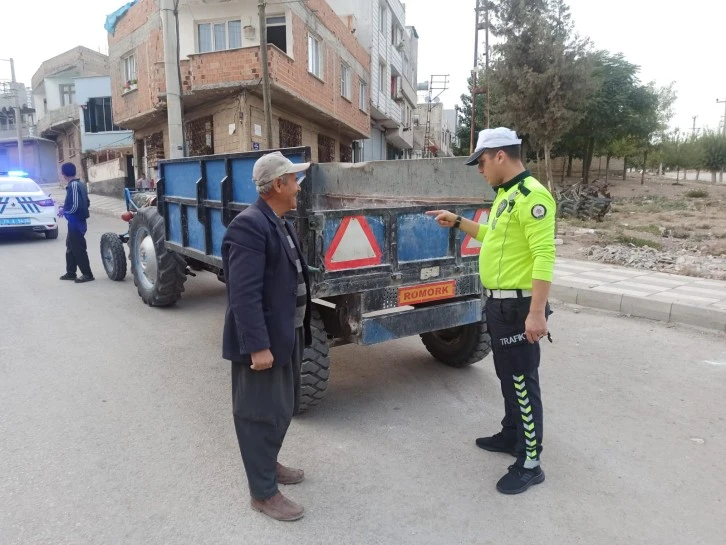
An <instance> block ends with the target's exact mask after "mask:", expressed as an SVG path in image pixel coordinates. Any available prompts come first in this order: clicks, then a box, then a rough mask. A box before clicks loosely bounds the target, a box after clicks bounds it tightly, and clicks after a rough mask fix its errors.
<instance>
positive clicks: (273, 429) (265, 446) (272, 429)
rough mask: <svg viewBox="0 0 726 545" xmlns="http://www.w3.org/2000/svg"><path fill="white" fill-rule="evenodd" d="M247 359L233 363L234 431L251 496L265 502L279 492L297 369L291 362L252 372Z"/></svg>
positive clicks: (277, 363) (293, 401) (293, 402)
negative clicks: (279, 463)
mask: <svg viewBox="0 0 726 545" xmlns="http://www.w3.org/2000/svg"><path fill="white" fill-rule="evenodd" d="M299 338H300V336H299V335H298V339H299ZM245 359H246V360H247V361H239V362H232V406H233V411H234V427H235V430H236V432H237V441H238V442H239V450H240V453H241V454H242V462H243V464H244V467H245V472H246V473H247V482H248V484H249V487H250V495H251V496H252V497H253V498H255V499H258V500H266V499H268V498H271V497H272V496H274V495H275V494H277V492H278V488H277V474H276V467H277V455H278V454H279V452H280V448H281V447H282V442H283V440H284V439H285V434H286V433H287V429H288V427H289V426H290V421H291V420H292V414H293V408H294V405H295V373H294V369H295V368H294V366H293V364H292V362H289V361H288V362H284V364H281V363H280V362H275V364H274V365H273V366H272V368H271V369H267V370H265V371H253V370H252V369H251V368H250V365H251V361H250V360H249V358H245Z"/></svg>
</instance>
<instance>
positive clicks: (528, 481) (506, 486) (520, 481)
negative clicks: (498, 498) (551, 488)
mask: <svg viewBox="0 0 726 545" xmlns="http://www.w3.org/2000/svg"><path fill="white" fill-rule="evenodd" d="M544 480H545V474H544V471H542V468H541V467H539V466H538V467H535V468H532V469H525V468H523V467H519V466H509V472H508V473H507V474H506V475H505V476H504V477H502V478H501V479H499V482H498V483H497V490H499V492H501V493H502V494H521V493H522V492H524V491H525V490H527V489H528V488H529V487H530V486H532V485H535V484H539V483H542V482H544Z"/></svg>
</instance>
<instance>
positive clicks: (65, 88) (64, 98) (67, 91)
mask: <svg viewBox="0 0 726 545" xmlns="http://www.w3.org/2000/svg"><path fill="white" fill-rule="evenodd" d="M58 87H59V90H60V99H61V106H68V105H69V104H75V103H76V86H75V85H73V84H72V83H71V84H69V85H66V84H61V85H59V86H58Z"/></svg>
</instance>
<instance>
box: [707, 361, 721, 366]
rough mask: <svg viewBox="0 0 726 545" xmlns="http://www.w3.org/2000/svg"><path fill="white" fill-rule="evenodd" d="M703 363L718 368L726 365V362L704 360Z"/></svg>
mask: <svg viewBox="0 0 726 545" xmlns="http://www.w3.org/2000/svg"><path fill="white" fill-rule="evenodd" d="M703 363H707V364H709V365H716V366H721V365H726V361H711V360H703Z"/></svg>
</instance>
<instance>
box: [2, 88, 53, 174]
mask: <svg viewBox="0 0 726 545" xmlns="http://www.w3.org/2000/svg"><path fill="white" fill-rule="evenodd" d="M16 105H20V134H21V139H22V142H23V151H22V157H21V156H20V153H18V131H17V125H16V117H15V110H16ZM21 169H22V170H24V171H25V172H27V173H28V174H29V175H30V177H31V178H32V179H33V180H35V181H37V182H38V183H41V184H43V183H52V182H55V181H56V180H57V176H56V168H55V144H54V143H53V142H52V141H50V140H46V139H44V138H40V137H39V136H38V134H37V130H36V126H35V109H34V108H33V103H32V98H31V93H30V90H29V89H27V88H26V87H25V85H24V84H22V83H12V82H0V172H6V171H8V170H21Z"/></svg>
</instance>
